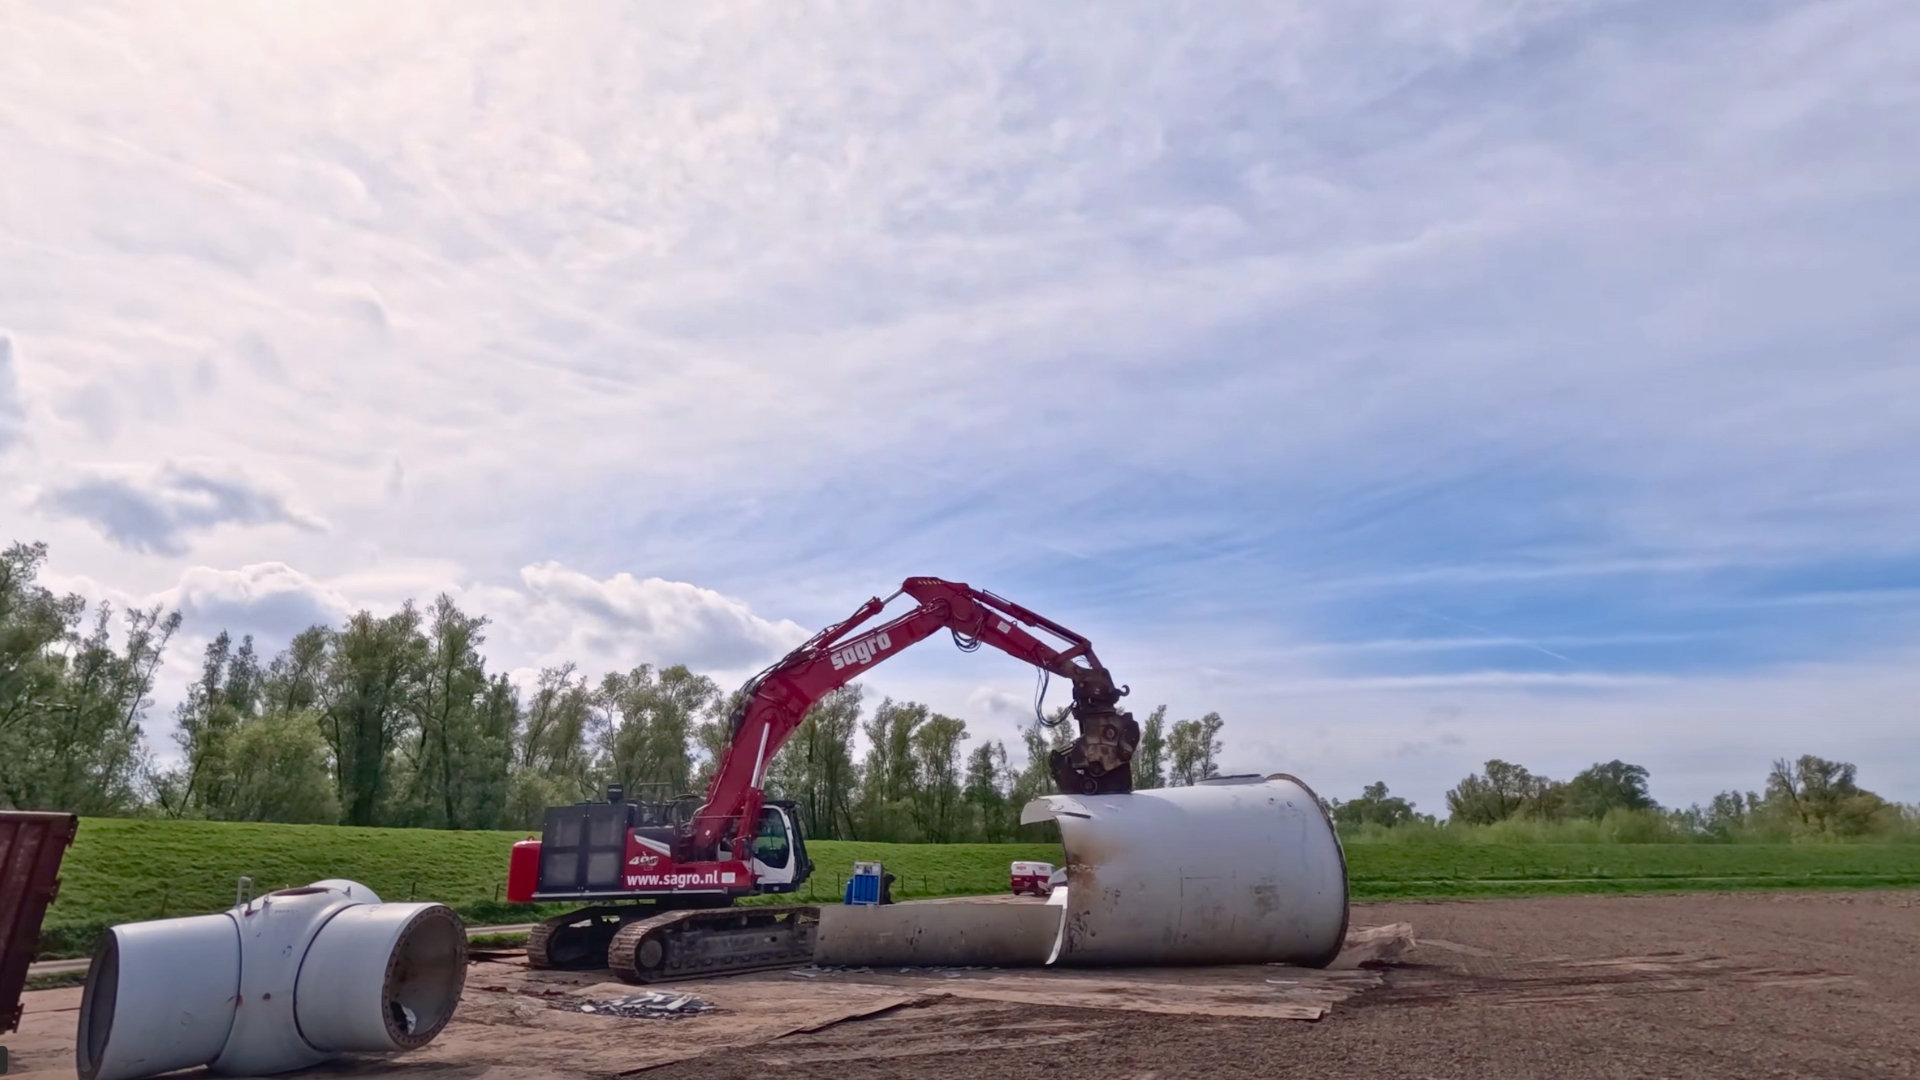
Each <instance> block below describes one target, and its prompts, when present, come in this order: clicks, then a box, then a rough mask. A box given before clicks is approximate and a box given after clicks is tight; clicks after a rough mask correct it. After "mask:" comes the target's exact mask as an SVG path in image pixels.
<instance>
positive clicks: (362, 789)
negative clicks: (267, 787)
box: [318, 601, 427, 825]
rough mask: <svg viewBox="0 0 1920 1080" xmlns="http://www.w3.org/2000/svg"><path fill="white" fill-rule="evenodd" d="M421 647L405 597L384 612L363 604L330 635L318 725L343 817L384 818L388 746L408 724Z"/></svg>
mask: <svg viewBox="0 0 1920 1080" xmlns="http://www.w3.org/2000/svg"><path fill="white" fill-rule="evenodd" d="M426 653H427V640H426V638H425V637H424V636H423V635H422V634H421V633H420V612H419V611H418V610H416V609H415V608H414V606H413V604H412V602H411V601H409V602H408V603H407V604H406V605H404V606H403V607H401V609H400V610H399V611H396V612H394V613H393V614H392V615H389V616H387V617H386V618H375V617H374V616H373V614H372V613H370V612H366V611H361V612H359V613H357V614H355V615H354V616H353V617H352V618H350V619H348V620H347V625H346V627H345V628H344V629H341V630H339V631H337V632H335V633H332V634H330V635H329V636H328V640H327V659H326V671H325V678H324V681H323V682H322V684H321V686H320V687H319V695H318V696H319V702H318V704H319V714H320V731H321V735H322V736H323V737H324V738H325V739H326V742H327V747H328V749H329V750H331V751H332V754H333V761H334V786H335V792H336V794H337V796H338V798H339V801H340V809H341V815H342V818H343V821H344V823H345V824H348V825H380V824H385V823H386V817H385V815H386V814H387V813H388V810H389V799H390V796H391V794H392V791H393V779H394V778H393V775H392V767H391V766H392V759H393V752H394V749H395V747H396V745H397V744H398V741H399V740H400V739H401V738H402V737H403V736H404V735H405V733H406V731H407V727H408V723H409V720H410V714H411V707H412V701H413V694H414V692H415V689H416V687H417V686H418V684H419V680H420V674H421V668H422V667H423V665H424V661H425V659H426Z"/></svg>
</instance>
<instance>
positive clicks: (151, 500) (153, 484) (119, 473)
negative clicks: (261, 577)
mask: <svg viewBox="0 0 1920 1080" xmlns="http://www.w3.org/2000/svg"><path fill="white" fill-rule="evenodd" d="M77 472H78V475H77V476H75V477H74V478H72V479H69V480H65V481H62V482H59V483H56V484H54V485H53V486H51V487H49V488H48V489H46V490H45V491H43V492H41V493H40V495H39V496H38V497H37V498H36V499H34V501H33V505H34V507H35V509H38V510H39V511H41V512H42V513H44V514H48V515H51V516H55V517H68V518H77V519H79V520H81V521H84V522H87V523H88V524H90V525H92V526H94V527H95V528H97V529H98V530H100V532H101V534H102V535H104V536H105V537H106V538H107V539H109V540H111V541H113V542H114V543H116V544H118V545H120V546H121V547H123V548H126V549H127V550H129V551H136V552H151V553H157V554H161V555H183V554H185V553H186V550H187V540H188V538H189V536H190V535H192V534H194V533H197V532H204V531H207V530H211V529H214V528H217V527H219V526H222V525H292V526H294V527H296V528H300V529H305V530H307V531H310V532H318V531H320V530H322V529H324V528H325V527H326V523H325V522H323V521H321V520H320V519H319V518H316V517H314V516H313V515H311V514H307V513H304V512H302V511H300V510H297V509H295V508H294V507H292V506H291V505H290V504H289V502H288V500H287V498H286V496H284V495H282V494H280V493H279V492H277V491H275V490H273V489H272V487H270V486H268V485H266V484H264V483H262V482H261V481H259V480H257V479H255V478H253V477H251V476H249V475H248V473H247V471H246V470H245V469H243V468H240V467H239V466H236V465H232V464H230V463H226V462H220V461H195V460H188V461H169V462H166V463H165V464H162V465H160V466H158V467H153V466H145V465H97V466H93V467H91V468H86V469H81V470H77Z"/></svg>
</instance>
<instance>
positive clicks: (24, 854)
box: [0, 810, 80, 1033]
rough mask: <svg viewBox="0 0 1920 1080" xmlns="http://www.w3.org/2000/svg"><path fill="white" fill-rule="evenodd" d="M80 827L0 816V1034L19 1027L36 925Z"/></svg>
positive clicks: (72, 822)
mask: <svg viewBox="0 0 1920 1080" xmlns="http://www.w3.org/2000/svg"><path fill="white" fill-rule="evenodd" d="M79 827H80V818H79V817H78V816H77V815H74V814H46V813H38V812H33V811H26V810H4V811H0V1033H4V1032H8V1031H12V1030H14V1029H15V1028H17V1027H19V1025H20V991H21V989H22V988H24V987H25V986H26V984H27V966H28V965H29V964H32V963H33V953H34V950H35V949H37V948H39V946H40V922H41V920H42V919H44V918H46V914H47V905H48V904H51V903H53V897H54V894H55V893H57V892H59V891H60V860H61V859H62V858H64V857H65V856H66V853H67V845H69V844H71V843H73V836H74V833H75V832H76V831H77V830H78V829H79Z"/></svg>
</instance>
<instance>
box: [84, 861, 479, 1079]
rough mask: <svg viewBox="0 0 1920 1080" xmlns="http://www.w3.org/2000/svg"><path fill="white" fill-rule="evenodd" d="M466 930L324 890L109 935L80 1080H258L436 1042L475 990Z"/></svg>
mask: <svg viewBox="0 0 1920 1080" xmlns="http://www.w3.org/2000/svg"><path fill="white" fill-rule="evenodd" d="M466 961H467V936H466V930H465V928H464V927H463V926H462V925H461V923H460V918H459V916H457V915H455V914H454V913H453V911H452V910H450V909H448V908H446V907H444V906H442V905H440V904H382V903H380V900H379V897H377V896H375V895H374V894H373V892H372V891H371V890H369V889H368V888H367V887H366V886H364V885H360V884H357V883H355V882H350V881H324V882H317V883H315V884H313V885H309V886H307V887H306V888H301V889H285V890H282V891H280V892H276V893H270V894H268V895H266V896H263V897H261V898H259V899H257V900H253V901H249V902H248V903H245V904H241V905H239V906H237V907H235V908H233V909H232V910H231V911H228V912H226V913H225V914H222V915H203V916H196V917H193V918H185V919H162V920H158V921H155V922H146V923H130V924H127V925H123V926H116V927H114V928H113V929H112V930H111V931H109V933H108V936H107V940H106V941H105V942H104V943H103V944H102V946H101V949H100V951H99V954H98V955H97V956H96V957H95V960H94V963H93V966H92V968H91V969H90V971H89V972H88V975H87V987H86V990H85V991H84V993H83V994H82V998H81V1006H80V1016H79V1032H78V1038H77V1039H76V1044H77V1045H76V1051H75V1058H76V1064H77V1066H78V1071H79V1074H80V1077H81V1080H140V1078H142V1077H149V1076H154V1075H157V1074H159V1073H165V1072H172V1071H174V1070H176V1069H183V1068H188V1067H191V1066H195V1065H206V1066H209V1067H210V1068H211V1070H212V1071H213V1072H215V1073H223V1074H226V1075H230V1076H232V1075H243V1076H258V1075H262V1074H268V1073H277V1072H286V1071H289V1070H292V1069H300V1068H305V1067H307V1066H310V1065H315V1064H318V1063H320V1062H323V1061H326V1060H328V1059H329V1058H333V1057H337V1056H339V1055H340V1054H343V1053H352V1052H373V1053H378V1052H392V1051H399V1050H413V1049H416V1048H418V1047H421V1046H424V1045H425V1044H426V1043H427V1042H429V1041H431V1040H432V1039H433V1037H434V1036H436V1035H438V1034H439V1033H440V1030H441V1029H442V1028H444V1027H445V1026H446V1024H447V1021H448V1020H449V1019H451V1018H452V1016H453V1012H454V1009H455V1007H456V1006H457V1005H458V1004H459V1002H460V993H461V991H462V989H464V987H465V985H466Z"/></svg>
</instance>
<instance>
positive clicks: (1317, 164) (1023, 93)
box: [0, 0, 1920, 810]
mask: <svg viewBox="0 0 1920 1080" xmlns="http://www.w3.org/2000/svg"><path fill="white" fill-rule="evenodd" d="M682 6H683V5H682ZM675 7H676V6H673V5H638V6H637V5H630V4H616V3H584V2H583V3H566V4H538V5H535V4H528V5H520V6H514V5H506V4H497V5H477V6H476V5H471V4H454V3H428V2H421V3H417V4H408V5H391V4H388V5H375V4H360V3H344V4H342V3H333V4H305V5H302V4H287V5H274V6H254V7H242V6H239V5H231V4H177V5H150V4H149V5H131V4H128V5H114V4H90V5H79V6H75V5H55V4H45V5H38V6H28V7H15V8H12V9H9V11H8V13H7V14H5V15H0V34H4V35H5V37H6V39H7V40H9V41H10V42H12V43H14V49H13V50H12V51H13V52H14V53H15V54H16V55H18V56H20V57H22V58H23V60H22V62H21V63H19V64H10V65H9V66H8V67H7V68H6V69H5V70H0V163H4V165H3V166H0V167H3V168H4V169H5V170H6V173H5V175H6V182H5V183H4V184H0V335H4V340H5V342H6V345H5V349H4V352H0V361H4V363H0V444H4V449H0V454H3V455H4V456H0V479H4V482H5V484H6V486H7V489H8V492H9V494H8V495H7V496H6V498H5V499H4V501H0V513H3V514H5V515H6V521H7V525H8V529H7V531H8V533H9V534H10V535H14V536H19V537H23V538H24V537H34V538H43V539H46V540H47V541H49V542H50V543H51V544H52V545H53V549H54V559H53V564H52V567H51V570H52V573H53V575H54V576H55V577H56V578H57V579H58V580H59V581H60V582H61V583H62V584H64V585H66V586H67V587H70V588H74V589H77V590H80V591H82V592H85V593H87V594H88V595H91V596H95V597H98V598H114V599H119V600H122V601H128V600H139V601H144V600H162V601H166V602H170V603H176V604H179V605H181V606H182V607H183V608H184V609H185V610H186V611H187V613H188V616H189V620H190V622H189V629H190V631H191V634H190V635H189V637H188V638H187V639H185V640H183V641H182V643H181V646H180V650H179V651H180V662H177V663H175V664H173V665H172V666H171V668H170V672H169V678H172V679H176V680H177V679H183V678H185V677H186V674H187V673H188V671H189V669H190V666H191V655H192V652H193V650H194V649H195V648H197V642H198V641H199V640H202V639H203V638H204V636H205V635H207V634H211V633H212V632H213V630H214V629H215V628H217V627H218V626H220V625H229V626H232V627H235V628H236V629H244V630H251V631H253V632H255V633H257V634H259V635H261V636H262V638H263V639H266V640H268V641H277V640H280V639H283V638H284V637H285V636H286V635H287V634H289V633H291V632H292V631H293V630H295V629H298V627H299V626H301V625H304V624H305V622H307V621H310V620H312V619H316V618H335V617H337V616H338V615H339V614H341V613H343V612H345V611H348V610H351V609H353V608H355V607H358V606H363V605H370V606H373V607H376V608H380V607H387V606H391V605H393V604H395V603H398V602H399V601H400V600H401V599H404V598H405V597H408V596H415V597H421V598H427V597H430V596H431V595H432V594H433V593H435V592H437V591H440V590H449V591H452V592H454V593H455V594H456V595H457V596H459V597H460V598H461V599H462V601H463V602H465V603H467V604H469V605H470V606H473V607H475V608H478V609H480V610H484V611H487V612H489V613H490V614H492V615H493V616H494V617H495V619H496V621H497V625H496V627H495V628H494V635H493V638H492V641H491V642H490V646H491V653H492V656H493V659H494V662H495V663H496V664H497V665H499V666H502V667H505V668H508V669H512V670H519V671H530V670H532V669H534V668H536V667H537V666H538V665H540V664H544V663H551V662H556V661H558V660H561V659H572V660H576V661H578V662H580V663H581V664H582V666H583V667H586V668H588V669H589V670H601V669H604V668H607V667H611V666H626V665H630V664H632V663H637V662H640V661H652V662H675V661H685V662H689V663H693V664H695V665H697V666H702V667H706V668H708V669H711V670H714V671H716V672H718V673H720V674H721V675H722V676H723V677H724V678H728V679H733V678H738V677H740V676H742V675H744V674H745V673H746V672H747V671H749V670H751V669H752V668H753V667H755V666H757V664H758V663H760V662H763V661H764V660H765V659H766V658H768V657H770V656H771V655H774V654H777V653H778V651H779V650H780V649H781V648H782V647H784V646H785V645H786V644H789V643H791V642H792V641H793V640H795V639H796V638H797V637H799V636H804V634H805V633H806V632H807V631H808V630H810V629H812V628H815V627H817V626H819V625H822V624H824V623H826V622H829V621H831V620H833V619H836V618H838V617H841V616H842V615H843V614H844V613H845V612H846V611H848V610H851V609H852V608H853V607H854V606H855V605H856V604H857V603H858V602H859V601H860V600H862V599H864V598H865V597H867V596H869V595H873V594H876V593H881V594H884V593H886V592H890V591H891V590H892V589H893V588H894V586H895V585H897V583H898V581H899V579H900V578H902V577H904V576H907V575H910V574H926V573H933V574H940V575H943V576H948V577H953V578H958V579H962V580H967V581H970V582H973V583H975V584H978V585H982V586H986V587H989V588H992V589H994V590H995V591H998V592H1001V593H1003V594H1005V595H1007V596H1010V597H1012V598H1014V599H1016V600H1019V601H1020V602H1022V603H1025V604H1027V605H1028V606H1030V607H1033V608H1035V609H1037V610H1040V611H1042V612H1044V613H1046V614H1048V615H1050V616H1052V617H1055V618H1057V619H1059V620H1060V621H1063V622H1065V623H1067V624H1069V625H1072V626H1075V627H1076V628H1079V629H1081V630H1083V631H1084V632H1086V633H1087V634H1088V635H1089V636H1090V637H1092V638H1093V639H1094V640H1095V642H1096V644H1097V646H1098V647H1099V648H1100V650H1101V653H1102V655H1103V657H1104V658H1105V659H1106V660H1107V662H1108V664H1109V666H1111V667H1112V668H1113V669H1114V670H1115V672H1116V674H1117V675H1118V677H1119V678H1120V680H1121V681H1122V682H1126V683H1129V684H1131V685H1132V686H1133V687H1134V688H1135V695H1134V700H1135V701H1136V702H1137V703H1139V706H1140V709H1141V711H1144V709H1145V708H1147V707H1150V706H1151V705H1152V704H1155V703H1159V702H1163V701H1164V702H1167V703H1168V704H1169V705H1170V706H1171V707H1172V709H1173V711H1174V713H1175V714H1176V715H1194V714H1197V713H1199V712H1202V711H1205V710H1208V709H1217V710H1218V711H1220V712H1221V713H1222V714H1223V715H1224V716H1225V717H1226V719H1227V729H1226V732H1227V743H1228V753H1227V758H1228V765H1229V766H1231V767H1235V768H1246V769H1261V770H1281V769H1284V770H1287V771H1291V772H1295V773H1297V774H1299V775H1301V776H1302V777H1303V778H1306V779H1307V780H1308V782H1309V783H1311V784H1314V785H1315V786H1316V787H1318V788H1320V789H1322V790H1323V792H1326V793H1330V794H1336V795H1345V794H1351V793H1353V792H1355V791H1357V790H1358V788H1359V786H1360V785H1361V784H1363V783H1366V782H1368V781H1371V780H1375V779H1385V780H1387V781H1388V782H1389V783H1390V785H1391V786H1392V787H1393V788H1394V790H1396V791H1401V792H1404V793H1406V794H1408V795H1409V796H1411V797H1413V798H1414V799H1415V801H1416V802H1417V803H1419V804H1420V806H1421V807H1422V808H1423V809H1432V810H1438V809H1440V801H1441V792H1443V791H1444V790H1445V788H1446V787H1448V786H1450V785H1451V783H1452V782H1453V781H1454V780H1456V779H1458V777H1460V776H1461V775H1464V774H1465V773H1466V772H1468V771H1470V770H1471V769H1473V768H1475V767H1477V765H1478V763H1479V762H1481V761H1484V760H1485V759H1486V758H1489V757H1494V756H1500V757H1506V758H1509V759H1514V760H1519V761H1521V762H1523V763H1525V764H1527V765H1529V766H1530V767H1532V768H1535V769H1536V770H1538V771H1543V772H1546V773H1548V774H1549V775H1554V776H1565V775H1568V774H1570V773H1572V772H1573V771H1576V770H1578V769H1579V768H1581V767H1583V766H1584V765H1586V764H1588V763H1591V762H1593V761H1595V760H1607V759H1611V758H1614V757H1624V758H1626V759H1627V760H1630V761H1636V762H1639V763H1641V764H1644V765H1646V766H1648V767H1649V768H1650V769H1651V770H1652V772H1653V780H1654V792H1655V795H1656V796H1657V797H1659V798H1661V799H1662V800H1663V801H1666V802H1669V803H1680V804H1684V803H1687V802H1690V801H1693V800H1704V799H1705V798H1707V797H1709V796H1711V795H1712V794H1713V793H1714V792H1715V791H1718V790H1721V789H1723V788H1727V787H1735V786H1739V787H1753V786H1757V785H1758V784H1759V782H1760V779H1761V777H1762V775H1763V773H1764V770H1765V768H1766V765H1767V762H1768V761H1769V760H1770V759H1771V758H1774V757H1777V756H1781V755H1794V754H1799V753H1820V754H1823V755H1826V756H1833V757H1843V758H1846V759H1848V760H1853V761H1856V762H1858V763H1859V764H1860V765H1861V769H1862V778H1863V781H1864V782H1866V783H1867V784H1868V785H1869V786H1871V787H1874V788H1875V789H1877V790H1880V791H1882V792H1883V793H1885V794H1888V795H1890V796H1894V797H1897V798H1902V799H1906V800H1916V799H1920V740H1916V739H1915V737H1914V735H1913V732H1914V731H1915V730H1916V728H1920V723H1916V720H1917V719H1920V717H1917V716H1916V706H1915V705H1914V702H1916V701H1920V693H1917V691H1920V676H1916V675H1915V674H1914V672H1915V663H1914V661H1915V659H1916V657H1917V656H1920V541H1916V539H1915V537H1916V536H1920V469H1916V468H1914V467H1913V465H1912V464H1911V462H1912V461H1913V459H1914V457H1915V452H1916V450H1920V355H1917V354H1920V314H1916V311H1917V310H1920V309H1916V306H1915V304H1914V303H1913V300H1912V298H1913V297H1914V296H1916V295H1920V197H1917V196H1920V153H1917V152H1916V151H1915V150H1914V141H1913V139H1912V137H1911V133H1912V132H1913V131H1915V130H1920V69H1916V67H1915V65H1914V64H1913V63H1912V57H1913V56H1915V55H1920V10H1916V9H1915V8H1914V7H1913V6H1912V5H1911V4H1907V3H1900V2H1893V0H1888V2H1874V0H1830V2H1818V3H1770V2H1756V0H1744V2H1739V3H1732V2H1728V3H1716V2H1701V3H1692V4H1685V5H1676V4H1661V3H1652V2H1603V0H1542V2H1533V3H1527V2H1511V3H1495V2H1492V0H1462V2H1455V3H1439V2H1433V0H1407V2H1387V0H1381V2H1373V3H1353V4H1344V5H1326V4H1306V3H1262V4H1219V5H1210V6H1208V7H1207V8H1206V9H1204V10H1205V17H1204V18H1202V17H1199V16H1198V15H1196V14H1195V13H1193V12H1186V13H1177V12H1174V11H1172V10H1171V9H1168V8H1167V7H1166V6H1165V5H1158V4H1146V3H1140V4H1125V3H1113V2H1108V3H1100V4H1091V3H1089V4H1067V3H1062V4H1050V5H1044V6H1041V5H1031V4H966V5H961V4H922V5H915V6H913V8H912V9H911V10H909V11H904V12H903V11H901V10H900V9H899V8H898V7H897V6H883V5H858V4H854V5H847V4H842V5H832V6H815V5H806V4H792V5H776V6H765V5H729V4H714V5H702V6H701V9H700V10H699V11H698V12H697V13H688V12H684V11H678V10H675ZM175 685H177V684H175ZM870 686H871V689H872V690H873V692H874V694H875V696H876V697H877V696H878V695H879V694H882V693H890V694H894V695H896V696H912V697H920V698H924V699H927V700H929V701H931V702H933V703H934V704H935V705H936V706H938V707H941V708H943V709H946V710H948V711H951V712H954V713H956V714H960V715H965V716H967V717H968V718H969V720H970V721H971V722H972V724H973V726H974V727H975V729H976V731H977V732H978V733H979V734H978V735H977V736H976V737H1010V736H1011V733H1012V731H1013V728H1014V725H1015V724H1016V723H1017V722H1018V720H1019V717H1020V715H1021V711H1022V709H1024V708H1025V705H1024V703H1025V701H1026V700H1027V698H1028V697H1029V695H1030V693H1031V684H1030V680H1029V678H1028V676H1027V674H1026V673H1025V672H1023V671H1022V670H1020V669H1019V667H1018V665H1014V664H1012V663H1011V662H1010V661H1006V660H1004V659H990V658H986V657H982V656H959V655H952V654H950V653H949V651H948V650H946V649H944V647H943V646H941V645H938V644H928V645H926V646H923V647H922V649H921V650H920V651H918V652H916V653H915V654H912V655H910V656H908V657H904V658H902V659H900V660H898V661H895V662H893V663H892V664H890V665H889V666H888V667H887V668H885V669H882V670H881V671H880V672H878V673H877V674H876V675H875V676H874V677H873V678H872V679H871V680H870ZM169 692H174V691H170V690H168V689H167V688H165V687H163V692H162V697H163V698H165V696H166V694H167V693H169ZM164 726H165V725H164V724H158V725H156V736H157V744H156V745H157V748H159V749H161V750H163V751H164V749H165V736H164V730H161V729H164Z"/></svg>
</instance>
